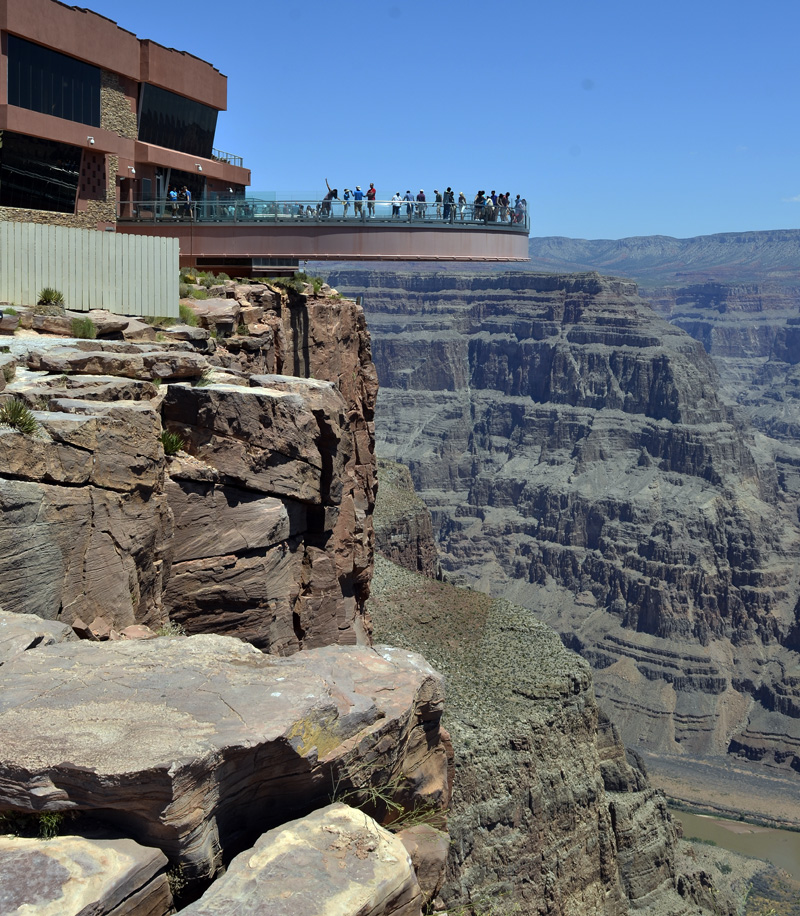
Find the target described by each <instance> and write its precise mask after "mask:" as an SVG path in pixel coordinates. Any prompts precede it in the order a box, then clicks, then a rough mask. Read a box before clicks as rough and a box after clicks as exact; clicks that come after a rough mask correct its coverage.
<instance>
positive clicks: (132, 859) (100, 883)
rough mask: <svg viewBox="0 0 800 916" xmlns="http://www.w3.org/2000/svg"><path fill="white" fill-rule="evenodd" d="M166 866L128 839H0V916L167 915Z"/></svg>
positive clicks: (161, 858) (152, 851)
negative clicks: (29, 915) (22, 915)
mask: <svg viewBox="0 0 800 916" xmlns="http://www.w3.org/2000/svg"><path fill="white" fill-rule="evenodd" d="M166 865H167V859H166V857H165V856H164V854H163V853H161V852H159V850H157V849H149V848H147V847H145V846H139V845H138V843H134V842H133V840H127V839H85V838H84V837H80V836H61V837H56V838H54V839H50V840H45V841H43V840H40V839H28V838H24V837H16V836H0V916H20V914H22V913H30V914H31V916H33V914H41V916H50V914H53V916H56V914H58V916H71V914H75V916H89V914H91V916H168V914H169V913H172V912H174V910H173V907H172V894H171V892H170V888H169V882H168V881H167V876H166V873H165V868H166Z"/></svg>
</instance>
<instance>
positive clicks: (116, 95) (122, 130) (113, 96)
mask: <svg viewBox="0 0 800 916" xmlns="http://www.w3.org/2000/svg"><path fill="white" fill-rule="evenodd" d="M131 101H132V100H131V97H130V96H129V95H128V93H126V91H125V86H124V85H123V81H122V79H121V78H120V77H119V76H118V75H117V74H116V73H111V72H109V71H108V70H103V71H101V74H100V127H101V128H102V129H103V130H113V131H114V133H115V134H119V135H120V137H126V138H127V139H128V140H135V139H136V138H137V136H138V125H137V123H136V112H135V111H134V110H133V105H132V104H131Z"/></svg>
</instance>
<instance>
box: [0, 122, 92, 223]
mask: <svg viewBox="0 0 800 916" xmlns="http://www.w3.org/2000/svg"><path fill="white" fill-rule="evenodd" d="M80 168H81V149H80V147H77V146H69V145H67V144H66V143H55V142H53V141H52V140H42V139H40V138H39V137H26V136H25V135H23V134H15V133H12V132H11V131H8V130H0V207H20V208H23V209H28V210H52V211H55V212H57V213H74V212H75V199H76V196H77V192H78V178H79V176H80Z"/></svg>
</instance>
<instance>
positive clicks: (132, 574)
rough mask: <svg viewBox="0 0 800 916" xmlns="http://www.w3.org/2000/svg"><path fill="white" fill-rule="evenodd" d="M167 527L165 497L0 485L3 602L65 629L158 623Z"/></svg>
mask: <svg viewBox="0 0 800 916" xmlns="http://www.w3.org/2000/svg"><path fill="white" fill-rule="evenodd" d="M4 438H5V437H4V436H3V435H0V443H2V441H3V439H4ZM87 454H89V457H90V459H91V453H87ZM105 457H106V458H107V459H108V460H109V461H110V459H111V457H112V456H111V455H106V456H105ZM171 524H172V520H171V515H170V514H169V510H168V507H167V502H166V499H165V498H164V497H163V496H162V495H158V494H154V493H148V492H147V491H142V490H134V491H128V492H114V491H112V490H106V489H101V488H99V487H96V486H91V485H88V486H81V487H78V486H53V485H50V484H47V483H37V482H33V481H24V480H10V479H5V478H0V601H1V602H2V604H3V606H4V607H5V608H6V610H9V611H13V612H17V613H34V614H38V615H39V616H40V617H44V618H45V619H49V620H54V619H56V618H57V619H59V620H62V621H64V622H65V623H71V622H72V621H73V620H74V619H75V618H76V617H81V618H83V620H89V621H91V620H94V618H95V617H96V616H98V615H99V614H106V615H108V616H109V617H110V618H111V619H112V621H113V623H114V625H115V626H119V627H124V626H129V625H130V624H133V623H137V622H141V623H147V622H150V621H152V620H155V621H159V620H160V619H161V614H162V612H161V579H162V576H163V573H164V562H165V559H167V558H168V552H167V551H168V542H169V536H170V533H171Z"/></svg>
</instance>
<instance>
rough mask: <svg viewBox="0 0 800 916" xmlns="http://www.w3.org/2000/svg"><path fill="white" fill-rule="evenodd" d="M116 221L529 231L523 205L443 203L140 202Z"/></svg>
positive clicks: (122, 210) (126, 205) (124, 206)
mask: <svg viewBox="0 0 800 916" xmlns="http://www.w3.org/2000/svg"><path fill="white" fill-rule="evenodd" d="M117 219H118V220H119V221H120V222H140V223H151V222H169V221H171V220H174V221H175V222H180V221H190V222H203V223H251V224H252V223H255V224H261V225H270V224H272V225H274V224H285V223H289V222H294V223H326V224H339V225H342V224H347V225H351V226H354V225H358V224H359V223H360V224H363V226H364V227H365V228H366V227H367V226H369V225H376V224H377V225H384V226H388V225H394V226H401V225H405V226H409V225H410V226H416V227H423V226H429V227H430V226H433V225H437V226H446V227H451V228H453V229H459V228H472V229H474V228H477V227H478V226H480V227H481V228H485V229H512V230H515V231H518V232H525V233H527V232H528V230H529V228H530V223H529V218H528V212H527V207H526V206H525V205H524V204H518V205H516V206H514V205H510V206H508V207H487V206H486V205H483V206H481V205H475V204H474V203H468V204H461V205H459V204H458V203H455V204H451V205H448V204H445V203H440V204H439V203H435V202H431V201H425V202H424V203H423V202H419V201H416V200H414V201H402V202H401V203H400V204H398V203H396V202H393V201H391V200H376V201H375V202H374V203H370V202H369V201H367V200H366V199H365V200H363V201H360V202H359V201H353V200H350V201H342V200H332V201H324V200H323V201H320V200H253V199H249V198H248V199H246V200H242V199H240V198H237V199H230V200H224V199H219V200H197V201H191V202H190V203H187V202H186V201H182V200H178V201H174V202H173V201H168V200H166V201H165V200H141V201H134V202H132V203H131V202H123V203H121V204H120V205H119V207H118V213H117Z"/></svg>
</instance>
